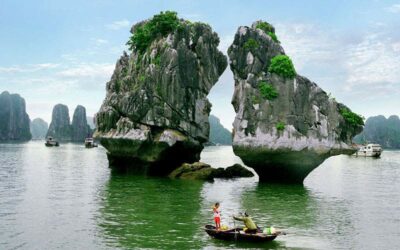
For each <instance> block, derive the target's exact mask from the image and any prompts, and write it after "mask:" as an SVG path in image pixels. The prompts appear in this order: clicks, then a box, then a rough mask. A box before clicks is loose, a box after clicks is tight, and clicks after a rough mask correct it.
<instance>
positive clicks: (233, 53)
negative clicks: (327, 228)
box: [228, 22, 362, 182]
mask: <svg viewBox="0 0 400 250" xmlns="http://www.w3.org/2000/svg"><path fill="white" fill-rule="evenodd" d="M258 23H259V22H255V23H253V25H252V26H251V27H247V26H242V27H239V28H238V30H237V32H236V35H235V38H234V41H233V44H232V45H231V46H230V47H229V50H228V55H229V59H230V67H231V70H232V71H233V73H234V79H235V90H234V96H233V99H232V104H233V106H234V109H235V112H236V117H235V121H234V124H233V125H234V132H233V149H234V152H235V154H236V155H238V156H239V157H240V158H241V159H242V160H243V162H244V163H245V164H246V165H247V166H249V167H252V168H254V169H255V171H256V172H257V174H258V175H259V176H260V180H261V181H278V182H302V181H303V179H304V178H305V177H306V176H307V175H308V174H309V173H310V172H311V171H312V170H313V169H314V168H316V167H317V166H318V165H320V164H321V163H322V162H323V161H324V160H325V159H327V158H328V157H330V156H333V155H337V154H351V153H353V152H355V148H353V147H352V145H351V139H352V138H353V136H354V135H356V134H358V133H359V132H361V130H362V126H358V125H357V126H355V125H352V124H349V122H348V121H346V119H344V117H343V116H342V115H341V110H342V109H348V108H347V107H346V106H344V105H343V104H340V103H338V102H336V101H335V100H334V99H333V98H330V96H328V95H327V93H326V92H325V91H324V90H322V89H321V88H320V87H319V86H318V85H317V84H316V83H314V82H312V81H310V80H309V79H307V78H306V77H303V76H300V75H298V74H295V76H294V77H293V78H287V77H283V76H281V75H278V74H276V73H271V72H270V71H269V70H268V69H269V67H270V65H271V59H272V58H274V57H275V56H277V55H284V54H285V52H284V49H283V48H282V47H281V45H280V43H279V42H278V41H275V40H273V39H272V37H271V36H270V35H269V34H268V32H265V31H264V30H262V29H259V28H256V26H257V24H258ZM249 40H254V41H252V44H250V45H252V46H249ZM262 83H268V84H269V85H270V86H272V88H273V89H275V90H276V92H277V97H276V98H270V99H266V98H265V97H263V95H262V94H261V93H260V92H261V90H260V84H262ZM348 110H349V109H348Z"/></svg>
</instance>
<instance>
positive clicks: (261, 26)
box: [256, 22, 279, 43]
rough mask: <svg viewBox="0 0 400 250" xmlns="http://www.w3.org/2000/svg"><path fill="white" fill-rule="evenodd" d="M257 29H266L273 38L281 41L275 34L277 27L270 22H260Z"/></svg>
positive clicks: (266, 32)
mask: <svg viewBox="0 0 400 250" xmlns="http://www.w3.org/2000/svg"><path fill="white" fill-rule="evenodd" d="M256 29H260V30H262V31H264V32H265V34H267V35H269V36H270V37H271V38H272V40H274V41H275V42H277V43H279V40H278V37H277V36H276V34H275V29H274V27H273V26H272V25H271V24H269V23H267V22H259V23H258V24H257V25H256Z"/></svg>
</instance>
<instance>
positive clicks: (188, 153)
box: [95, 19, 227, 175]
mask: <svg viewBox="0 0 400 250" xmlns="http://www.w3.org/2000/svg"><path fill="white" fill-rule="evenodd" d="M146 22H147V21H145V22H140V23H138V24H136V25H134V26H133V28H132V31H133V32H134V31H135V29H136V28H137V27H138V26H140V25H144V24H145V23H146ZM135 27H136V28H135ZM179 27H180V28H179V29H178V30H175V31H174V32H171V33H169V34H167V35H165V36H161V37H158V38H157V39H155V40H154V41H153V42H152V43H151V44H150V46H149V47H148V48H147V49H146V51H144V52H140V51H138V50H136V49H134V50H133V51H132V53H131V54H129V55H128V54H127V53H125V52H124V53H123V55H122V56H121V58H120V59H119V60H118V62H117V64H116V67H115V70H114V73H113V75H112V77H111V80H110V81H109V82H108V83H107V86H106V90H107V94H106V98H105V100H104V102H103V104H102V106H101V108H100V110H99V112H98V113H97V114H96V118H95V119H96V125H97V130H96V133H95V136H96V137H97V138H99V139H100V142H101V144H102V145H103V146H104V147H105V148H106V149H107V151H108V158H109V161H110V165H111V166H114V167H121V168H122V167H124V168H126V167H129V168H133V169H138V170H143V171H144V172H145V173H146V174H149V175H167V174H168V173H170V172H171V170H173V169H175V168H177V167H179V166H180V165H181V164H182V163H184V162H189V163H191V162H195V161H198V160H199V158H200V152H201V150H202V149H203V143H205V142H207V140H208V135H209V122H208V116H209V112H210V108H211V104H210V102H209V101H208V99H207V95H208V93H209V91H210V89H211V88H212V87H213V85H214V84H215V83H216V82H217V80H218V78H219V76H220V75H221V74H222V73H223V71H224V70H225V68H226V66H227V61H226V57H225V56H224V55H223V54H222V53H221V52H220V51H219V50H218V49H217V46H218V44H219V38H218V35H217V34H216V33H215V32H213V31H212V29H211V27H210V26H209V25H207V24H203V23H190V22H188V21H185V20H182V19H180V20H179Z"/></svg>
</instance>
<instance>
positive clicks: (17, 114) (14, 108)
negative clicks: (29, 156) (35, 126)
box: [0, 91, 32, 141]
mask: <svg viewBox="0 0 400 250" xmlns="http://www.w3.org/2000/svg"><path fill="white" fill-rule="evenodd" d="M31 137H32V136H31V132H30V120H29V116H28V114H27V113H26V104H25V100H24V98H22V97H21V96H20V95H18V94H10V93H9V92H7V91H4V92H3V93H1V94H0V141H27V140H30V139H31Z"/></svg>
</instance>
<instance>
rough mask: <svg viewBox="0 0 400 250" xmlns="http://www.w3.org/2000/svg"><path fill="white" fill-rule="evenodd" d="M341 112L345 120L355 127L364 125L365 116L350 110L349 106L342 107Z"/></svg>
mask: <svg viewBox="0 0 400 250" xmlns="http://www.w3.org/2000/svg"><path fill="white" fill-rule="evenodd" d="M340 114H341V115H342V116H343V118H344V119H345V121H346V122H347V123H349V124H350V125H351V126H353V127H357V126H364V117H362V116H360V115H358V114H356V113H354V112H352V111H350V110H349V109H347V108H342V109H341V110H340Z"/></svg>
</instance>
